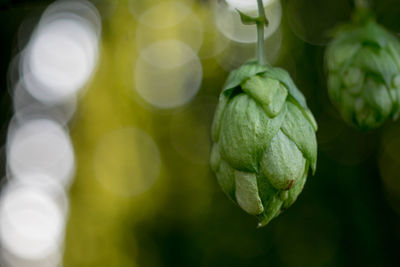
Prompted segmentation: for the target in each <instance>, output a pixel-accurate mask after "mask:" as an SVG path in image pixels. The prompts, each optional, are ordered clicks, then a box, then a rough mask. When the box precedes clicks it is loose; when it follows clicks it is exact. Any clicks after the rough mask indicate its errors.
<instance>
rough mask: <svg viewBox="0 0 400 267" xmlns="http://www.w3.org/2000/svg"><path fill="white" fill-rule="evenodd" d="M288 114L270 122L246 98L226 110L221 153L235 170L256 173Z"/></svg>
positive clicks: (222, 129) (256, 104)
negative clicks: (269, 144) (266, 149)
mask: <svg viewBox="0 0 400 267" xmlns="http://www.w3.org/2000/svg"><path fill="white" fill-rule="evenodd" d="M285 111H286V109H285V110H284V111H282V112H281V114H280V115H279V116H277V117H275V118H274V119H270V118H269V117H268V116H267V115H266V114H265V111H264V110H263V109H262V107H261V106H260V105H259V104H258V103H256V102H255V101H254V100H253V99H252V98H250V97H249V96H247V95H245V94H239V95H237V96H235V97H234V98H233V99H232V100H230V101H229V103H228V104H227V106H226V110H225V112H224V115H223V118H222V123H221V136H220V141H219V144H220V151H221V154H222V156H223V158H224V159H226V160H227V161H228V162H229V163H230V164H231V165H232V166H233V167H234V168H235V169H238V170H241V171H249V172H256V171H257V170H258V165H259V161H260V159H261V157H262V154H263V153H264V151H265V148H266V146H267V144H268V143H269V142H270V141H271V139H272V138H273V137H274V136H275V134H276V133H277V132H278V130H279V128H280V126H281V124H282V120H283V118H284V115H285Z"/></svg>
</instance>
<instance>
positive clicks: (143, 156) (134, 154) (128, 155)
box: [93, 128, 161, 197]
mask: <svg viewBox="0 0 400 267" xmlns="http://www.w3.org/2000/svg"><path fill="white" fill-rule="evenodd" d="M93 164H94V165H93V166H94V172H95V175H96V178H97V180H98V181H99V183H100V184H101V185H102V186H103V187H104V188H105V189H106V190H107V191H109V192H111V193H113V194H116V195H118V196H122V197H132V196H136V195H140V194H142V193H144V192H145V191H147V190H148V189H149V188H150V187H151V186H152V185H153V184H154V182H155V181H156V180H157V178H158V177H159V175H160V170H161V158H160V152H159V150H158V147H157V145H156V143H155V142H154V141H153V139H152V138H151V137H150V136H149V135H148V134H146V133H145V132H143V131H142V130H139V129H137V128H123V129H119V130H116V131H113V132H111V133H109V134H108V135H106V136H104V137H103V138H102V139H101V140H100V142H99V143H98V146H97V148H96V151H95V155H94V161H93Z"/></svg>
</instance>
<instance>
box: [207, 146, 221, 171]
mask: <svg viewBox="0 0 400 267" xmlns="http://www.w3.org/2000/svg"><path fill="white" fill-rule="evenodd" d="M210 164H211V169H212V170H213V171H214V172H217V171H218V169H219V166H220V164H221V154H220V153H219V148H218V144H214V145H213V147H212V149H211V157H210Z"/></svg>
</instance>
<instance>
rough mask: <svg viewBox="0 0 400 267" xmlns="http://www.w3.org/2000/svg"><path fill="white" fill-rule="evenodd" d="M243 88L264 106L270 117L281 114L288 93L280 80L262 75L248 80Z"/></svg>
mask: <svg viewBox="0 0 400 267" xmlns="http://www.w3.org/2000/svg"><path fill="white" fill-rule="evenodd" d="M242 89H243V91H245V92H246V93H247V94H249V95H250V96H251V97H252V98H254V99H255V100H256V101H257V102H258V103H260V104H261V105H262V106H263V108H264V110H265V112H267V115H268V116H269V117H275V116H276V115H278V114H279V112H280V111H281V109H282V107H283V105H284V104H285V101H286V97H287V94H288V93H287V90H286V88H285V87H284V86H283V85H282V84H281V83H280V82H279V81H278V80H274V79H271V78H268V77H261V76H254V77H252V78H251V79H249V80H247V81H246V82H245V83H244V84H243V86H242Z"/></svg>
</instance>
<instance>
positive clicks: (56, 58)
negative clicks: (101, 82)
mask: <svg viewBox="0 0 400 267" xmlns="http://www.w3.org/2000/svg"><path fill="white" fill-rule="evenodd" d="M97 56H98V54H97V35H96V33H95V32H94V31H93V29H92V27H90V26H89V25H88V23H86V22H85V21H84V20H83V19H80V18H79V17H76V18H73V19H72V18H57V19H54V20H50V21H47V23H41V25H40V27H39V28H38V29H37V30H36V32H35V33H34V36H33V37H32V39H31V41H30V43H29V45H28V48H27V49H26V51H25V53H24V59H23V69H22V71H23V76H22V77H23V79H25V84H26V89H27V90H28V91H29V93H30V94H31V95H32V96H34V97H35V98H37V99H38V100H40V101H42V102H46V103H59V102H62V101H63V100H64V99H66V98H69V97H71V96H72V95H74V94H76V93H77V92H78V90H79V89H81V88H82V87H83V86H84V85H85V83H86V82H87V81H88V79H89V77H90V76H91V74H92V72H93V70H94V67H95V64H96V62H97Z"/></svg>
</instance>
